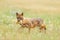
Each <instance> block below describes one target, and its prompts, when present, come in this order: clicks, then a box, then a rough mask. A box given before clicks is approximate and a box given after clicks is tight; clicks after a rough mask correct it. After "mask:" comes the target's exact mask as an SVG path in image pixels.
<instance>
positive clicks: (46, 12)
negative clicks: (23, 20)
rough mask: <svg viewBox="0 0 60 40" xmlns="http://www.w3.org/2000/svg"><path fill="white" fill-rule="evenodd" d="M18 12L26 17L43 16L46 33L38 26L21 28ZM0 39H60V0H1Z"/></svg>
mask: <svg viewBox="0 0 60 40" xmlns="http://www.w3.org/2000/svg"><path fill="white" fill-rule="evenodd" d="M16 12H19V13H21V12H23V13H24V16H25V17H29V18H33V17H35V18H38V17H40V18H42V19H43V20H44V21H45V24H46V27H47V30H46V33H44V32H39V29H38V28H34V29H31V32H30V34H29V33H28V29H27V28H24V29H21V30H18V29H19V28H20V25H19V24H16V14H15V13H16ZM0 40H60V0H0Z"/></svg>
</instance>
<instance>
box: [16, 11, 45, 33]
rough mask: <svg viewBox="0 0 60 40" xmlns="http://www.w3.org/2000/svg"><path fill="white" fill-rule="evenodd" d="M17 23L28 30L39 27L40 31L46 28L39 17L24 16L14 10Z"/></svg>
mask: <svg viewBox="0 0 60 40" xmlns="http://www.w3.org/2000/svg"><path fill="white" fill-rule="evenodd" d="M16 18H17V23H18V24H20V25H21V27H23V28H25V27H26V28H28V29H29V32H30V29H31V28H35V27H39V29H40V31H41V30H42V29H44V30H46V26H45V24H44V21H43V20H42V19H41V18H25V17H24V15H23V12H22V13H20V14H19V13H18V12H16Z"/></svg>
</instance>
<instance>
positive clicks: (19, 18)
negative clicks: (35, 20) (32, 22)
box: [16, 12, 23, 23]
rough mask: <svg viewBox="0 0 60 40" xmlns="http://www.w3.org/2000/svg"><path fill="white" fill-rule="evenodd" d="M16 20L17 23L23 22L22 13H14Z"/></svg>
mask: <svg viewBox="0 0 60 40" xmlns="http://www.w3.org/2000/svg"><path fill="white" fill-rule="evenodd" d="M16 18H17V23H19V22H20V21H21V20H23V12H22V13H18V12H16Z"/></svg>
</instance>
